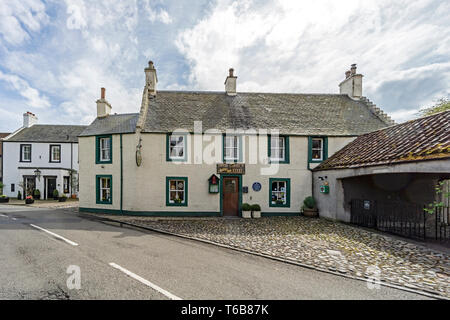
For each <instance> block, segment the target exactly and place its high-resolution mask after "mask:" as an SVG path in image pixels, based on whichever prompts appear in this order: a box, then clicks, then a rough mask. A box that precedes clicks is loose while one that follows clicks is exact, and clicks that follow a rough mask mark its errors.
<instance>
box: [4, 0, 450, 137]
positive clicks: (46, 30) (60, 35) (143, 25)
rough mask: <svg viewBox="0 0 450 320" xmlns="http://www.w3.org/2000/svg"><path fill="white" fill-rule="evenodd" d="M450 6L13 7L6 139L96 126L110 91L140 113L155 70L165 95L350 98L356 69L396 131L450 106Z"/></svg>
mask: <svg viewBox="0 0 450 320" xmlns="http://www.w3.org/2000/svg"><path fill="white" fill-rule="evenodd" d="M449 12H450V2H449V1H437V0H416V1H414V0H397V1H386V0H376V1H371V0H341V1H334V0H315V1H300V0H296V1H286V0H285V1H281V0H280V1H276V0H254V1H250V0H241V1H232V0H215V1H206V0H191V1H169V0H135V1H119V0H96V1H87V0H84V1H83V0H65V1H60V0H58V1H56V0H47V1H45V0H20V1H19V0H2V1H0V132H7V131H13V130H15V129H17V128H18V127H20V126H21V124H22V113H23V112H25V111H31V112H34V113H35V114H36V115H37V116H38V118H39V122H40V123H55V124H56V123H73V124H89V123H90V122H91V121H92V120H93V119H94V117H95V113H96V106H95V101H96V100H97V99H98V98H99V94H100V87H106V95H107V99H108V101H109V102H110V103H111V104H112V106H113V112H117V113H122V112H138V110H139V106H140V100H141V94H142V89H143V86H144V68H145V67H146V65H147V62H148V60H153V61H154V63H155V66H156V68H157V72H158V80H159V83H158V89H166V90H220V91H222V90H224V85H223V82H224V80H225V77H226V74H227V70H228V68H230V67H233V68H234V69H235V73H236V75H237V76H238V91H255V92H294V93H338V83H339V82H340V81H342V80H343V77H344V72H345V71H346V70H347V69H348V68H349V66H350V64H351V63H357V64H358V71H359V72H361V73H363V74H364V80H363V81H364V82H363V91H364V92H363V93H364V95H365V96H367V97H368V98H369V99H371V100H372V101H374V102H375V103H376V104H377V105H378V106H380V107H381V108H382V109H383V110H384V111H385V112H387V113H388V114H390V115H391V116H392V117H393V118H394V119H395V120H396V121H398V122H401V121H405V120H408V119H411V118H414V117H415V116H416V113H417V111H418V109H419V108H420V107H423V106H429V105H432V104H433V101H435V100H436V99H438V98H441V97H449V95H450V19H449V18H448V17H449Z"/></svg>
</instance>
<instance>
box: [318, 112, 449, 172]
mask: <svg viewBox="0 0 450 320" xmlns="http://www.w3.org/2000/svg"><path fill="white" fill-rule="evenodd" d="M436 159H450V111H445V112H441V113H438V114H435V115H431V116H428V117H423V118H419V119H416V120H411V121H408V122H405V123H402V124H398V125H395V126H392V127H388V128H385V129H382V130H377V131H375V132H371V133H368V134H365V135H362V136H360V137H358V138H356V139H355V140H353V141H352V142H350V143H349V144H348V145H346V146H345V147H344V148H343V149H341V150H340V151H338V152H337V153H335V154H334V155H333V156H332V157H330V158H329V159H328V160H326V161H324V162H322V163H321V164H320V165H319V166H318V167H316V168H315V169H314V171H320V170H329V169H345V168H358V167H366V166H375V165H386V164H395V163H402V162H410V161H422V160H436Z"/></svg>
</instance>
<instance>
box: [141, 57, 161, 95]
mask: <svg viewBox="0 0 450 320" xmlns="http://www.w3.org/2000/svg"><path fill="white" fill-rule="evenodd" d="M144 72H145V85H146V86H147V88H148V91H149V93H150V95H152V96H156V84H157V83H158V76H157V75H156V69H155V66H154V65H153V61H149V62H148V67H147V68H145V69H144Z"/></svg>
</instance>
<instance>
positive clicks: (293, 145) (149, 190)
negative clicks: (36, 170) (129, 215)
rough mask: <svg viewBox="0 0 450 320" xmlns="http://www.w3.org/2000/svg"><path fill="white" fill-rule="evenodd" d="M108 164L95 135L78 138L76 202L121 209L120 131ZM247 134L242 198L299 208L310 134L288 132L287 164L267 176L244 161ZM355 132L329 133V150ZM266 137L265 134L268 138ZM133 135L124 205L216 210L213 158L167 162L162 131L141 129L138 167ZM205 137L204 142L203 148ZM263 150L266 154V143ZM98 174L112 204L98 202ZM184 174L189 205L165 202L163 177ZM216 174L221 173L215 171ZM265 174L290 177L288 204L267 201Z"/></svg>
mask: <svg viewBox="0 0 450 320" xmlns="http://www.w3.org/2000/svg"><path fill="white" fill-rule="evenodd" d="M112 138H113V145H112V146H113V151H112V154H113V161H112V164H95V137H80V139H79V145H80V207H81V208H97V209H107V210H119V209H120V135H113V136H112ZM248 139H249V137H248V136H244V137H243V140H244V146H245V153H244V156H245V158H244V159H246V160H247V163H246V166H245V170H246V173H245V175H243V176H242V179H243V181H242V186H246V187H248V189H249V193H247V194H243V197H242V202H243V203H245V202H248V203H250V204H259V205H260V206H261V208H262V211H263V212H267V213H270V212H272V213H292V214H297V213H299V212H300V207H301V205H302V203H303V200H304V198H305V197H307V196H310V195H312V173H311V171H310V170H309V169H308V137H301V136H291V137H289V145H290V148H289V150H290V163H289V164H280V165H279V166H280V167H279V170H278V172H276V173H274V174H271V175H261V171H260V169H261V168H262V167H268V165H263V164H248V159H249V148H248V145H249V144H248V141H249V140H248ZM353 139H354V138H353V137H329V138H328V150H329V153H328V155H329V156H331V155H332V153H334V152H335V151H337V150H338V149H339V148H340V147H342V146H343V145H345V144H346V143H349V142H350V141H352V140H353ZM193 140H194V137H193V136H191V139H190V140H189V143H188V149H189V150H190V154H191V155H192V154H193V151H194V143H193ZM265 142H267V139H266V141H265ZM221 143H222V137H221V136H220V146H219V152H220V156H219V158H220V159H222V145H221ZM136 145H137V135H135V134H124V135H123V210H129V211H154V212H173V211H187V212H197V213H201V212H219V211H220V195H219V194H210V193H208V178H209V177H210V176H211V175H212V174H217V173H216V163H213V164H204V163H203V164H194V163H192V162H193V160H192V156H191V157H189V159H190V163H178V162H167V161H166V134H143V135H142V145H143V148H142V155H143V163H142V166H141V167H137V166H136V160H135V151H136ZM206 145H207V142H204V143H203V147H205V146H206ZM261 147H262V150H264V151H263V152H264V153H265V154H267V144H263V145H262V146H261ZM96 175H112V178H113V192H112V195H113V199H112V200H113V202H112V204H110V205H108V204H96V185H95V184H96V181H95V179H96V178H95V177H96ZM168 176H177V177H188V189H189V190H188V206H186V207H172V206H166V189H165V188H166V177H168ZM218 176H219V175H218ZM269 178H290V179H291V197H290V207H289V208H282V207H270V206H269ZM254 182H260V183H261V185H262V189H261V191H259V192H255V191H253V190H252V184H253V183H254Z"/></svg>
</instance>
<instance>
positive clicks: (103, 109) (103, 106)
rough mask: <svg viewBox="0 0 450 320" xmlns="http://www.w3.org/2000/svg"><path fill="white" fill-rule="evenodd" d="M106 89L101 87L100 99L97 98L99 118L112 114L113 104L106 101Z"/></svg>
mask: <svg viewBox="0 0 450 320" xmlns="http://www.w3.org/2000/svg"><path fill="white" fill-rule="evenodd" d="M105 92H106V90H105V88H102V89H101V93H100V99H98V100H97V118H103V117H106V116H108V115H110V114H111V109H112V107H111V105H110V104H109V102H108V101H106V98H105V96H106V94H105Z"/></svg>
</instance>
